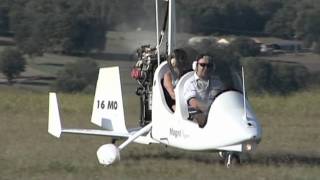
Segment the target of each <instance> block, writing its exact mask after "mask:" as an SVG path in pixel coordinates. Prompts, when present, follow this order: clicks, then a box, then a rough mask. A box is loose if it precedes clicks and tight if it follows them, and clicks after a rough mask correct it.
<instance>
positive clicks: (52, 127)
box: [48, 92, 61, 138]
mask: <svg viewBox="0 0 320 180" xmlns="http://www.w3.org/2000/svg"><path fill="white" fill-rule="evenodd" d="M48 132H49V133H50V134H52V135H53V136H55V137H57V138H59V137H60V135H61V120H60V112H59V106H58V100H57V95H56V93H53V92H50V93H49V123H48Z"/></svg>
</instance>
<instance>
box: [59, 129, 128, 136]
mask: <svg viewBox="0 0 320 180" xmlns="http://www.w3.org/2000/svg"><path fill="white" fill-rule="evenodd" d="M62 132H63V133H71V134H86V135H96V136H110V137H117V138H128V137H129V136H130V134H128V133H118V132H114V131H107V130H99V129H62Z"/></svg>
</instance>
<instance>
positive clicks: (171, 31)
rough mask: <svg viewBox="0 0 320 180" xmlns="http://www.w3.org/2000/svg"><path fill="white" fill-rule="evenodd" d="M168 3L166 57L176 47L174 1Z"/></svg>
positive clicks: (170, 0)
mask: <svg viewBox="0 0 320 180" xmlns="http://www.w3.org/2000/svg"><path fill="white" fill-rule="evenodd" d="M168 1H169V2H168V3H169V21H168V24H169V25H168V55H169V54H171V52H172V51H173V49H174V48H175V46H176V5H175V4H176V1H175V0H168Z"/></svg>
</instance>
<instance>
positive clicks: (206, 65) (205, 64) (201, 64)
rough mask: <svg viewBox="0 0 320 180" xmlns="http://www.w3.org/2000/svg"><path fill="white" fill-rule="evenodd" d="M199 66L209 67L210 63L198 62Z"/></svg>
mask: <svg viewBox="0 0 320 180" xmlns="http://www.w3.org/2000/svg"><path fill="white" fill-rule="evenodd" d="M198 64H199V65H200V66H201V67H210V66H211V64H208V63H198Z"/></svg>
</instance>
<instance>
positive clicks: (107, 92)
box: [91, 67, 128, 133]
mask: <svg viewBox="0 0 320 180" xmlns="http://www.w3.org/2000/svg"><path fill="white" fill-rule="evenodd" d="M91 122H92V123H94V124H96V125H98V126H100V127H102V128H105V129H107V130H110V131H115V132H119V133H120V132H121V133H128V130H127V128H126V125H125V120H124V111H123V101H122V92H121V83H120V73H119V67H108V68H100V71H99V77H98V81H97V87H96V93H95V97H94V103H93V108H92V116H91Z"/></svg>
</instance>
